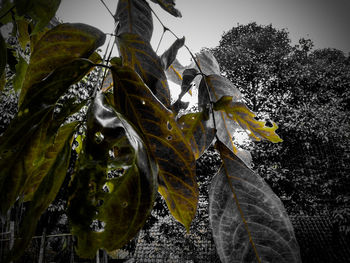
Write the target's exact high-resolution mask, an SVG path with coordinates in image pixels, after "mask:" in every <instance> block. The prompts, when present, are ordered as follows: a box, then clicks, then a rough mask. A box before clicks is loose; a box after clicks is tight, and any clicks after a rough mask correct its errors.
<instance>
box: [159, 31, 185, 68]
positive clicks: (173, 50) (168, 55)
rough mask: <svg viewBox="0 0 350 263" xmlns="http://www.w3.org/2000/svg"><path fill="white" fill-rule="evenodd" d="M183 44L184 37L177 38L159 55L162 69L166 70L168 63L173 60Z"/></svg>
mask: <svg viewBox="0 0 350 263" xmlns="http://www.w3.org/2000/svg"><path fill="white" fill-rule="evenodd" d="M184 44H185V37H183V38H178V39H176V40H175V42H174V43H173V44H172V45H171V46H170V48H168V49H167V50H166V51H165V52H164V53H163V54H162V56H161V57H160V59H161V61H162V65H163V69H164V70H167V69H168V68H169V67H170V65H171V64H172V63H173V62H174V60H175V58H176V55H177V52H178V51H179V49H180V48H182V47H183V45H184Z"/></svg>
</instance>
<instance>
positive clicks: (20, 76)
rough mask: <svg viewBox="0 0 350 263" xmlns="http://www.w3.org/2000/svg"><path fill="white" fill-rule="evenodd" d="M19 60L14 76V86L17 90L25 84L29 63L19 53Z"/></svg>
mask: <svg viewBox="0 0 350 263" xmlns="http://www.w3.org/2000/svg"><path fill="white" fill-rule="evenodd" d="M18 57H19V60H18V63H17V65H16V75H15V77H14V78H13V88H14V90H15V91H20V90H21V89H22V86H23V81H24V78H25V75H26V72H27V68H28V63H27V61H25V59H24V58H23V57H22V56H21V55H19V56H18Z"/></svg>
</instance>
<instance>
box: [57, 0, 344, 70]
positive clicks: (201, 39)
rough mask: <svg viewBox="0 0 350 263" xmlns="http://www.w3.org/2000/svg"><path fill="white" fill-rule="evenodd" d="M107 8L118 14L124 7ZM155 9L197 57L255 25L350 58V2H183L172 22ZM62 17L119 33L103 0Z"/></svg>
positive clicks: (74, 5)
mask: <svg viewBox="0 0 350 263" xmlns="http://www.w3.org/2000/svg"><path fill="white" fill-rule="evenodd" d="M104 2H105V3H106V4H107V6H108V7H109V8H110V10H111V11H112V13H114V12H115V9H116V6H117V3H118V1H117V0H104ZM151 7H152V8H153V9H154V10H155V11H156V13H157V14H158V15H159V17H160V18H161V20H162V21H163V23H164V24H165V25H166V26H167V27H169V28H171V29H172V30H173V31H174V32H175V33H176V34H177V35H178V36H180V37H182V36H185V37H186V44H187V45H188V46H189V47H190V49H191V50H192V51H193V52H198V51H199V50H200V48H202V47H214V46H216V45H218V43H219V40H220V38H221V36H222V34H223V33H224V31H228V30H229V29H231V28H232V27H233V26H236V25H237V23H239V24H247V23H249V22H257V23H258V24H262V25H268V24H272V25H273V26H274V27H276V28H278V29H282V28H286V29H287V30H288V32H289V33H290V37H291V39H292V43H293V44H296V43H297V42H298V40H299V39H300V38H301V37H306V38H310V39H311V40H312V41H313V42H314V43H315V48H326V47H332V48H337V49H340V50H343V51H344V52H345V53H348V52H350V30H349V29H350V0H177V1H176V7H177V8H178V9H179V10H180V11H181V13H182V18H174V17H172V16H171V15H169V14H168V13H166V12H165V11H163V10H162V9H160V8H158V6H157V5H155V4H153V3H151ZM57 15H58V17H59V18H60V19H62V20H63V21H64V22H82V23H87V24H90V25H94V26H95V27H97V28H99V29H100V30H102V31H103V32H105V33H111V32H113V18H112V16H111V15H110V14H109V13H108V11H107V10H106V8H105V7H104V6H103V4H102V3H101V1H100V0H62V3H61V6H60V8H59V10H58V12H57ZM154 26H155V31H154V37H153V40H152V44H153V45H154V46H156V45H157V43H158V41H159V38H160V35H161V33H162V28H161V26H160V24H159V23H158V22H157V20H156V19H155V18H154ZM172 41H174V38H173V37H172V36H171V35H170V34H167V35H166V36H165V38H164V40H163V42H162V44H161V47H160V51H162V50H165V49H166V48H167V47H168V46H169V45H170V44H171V43H172ZM180 55H181V57H182V60H187V59H189V56H188V55H187V54H186V51H185V50H182V52H181V53H180ZM184 63H185V64H186V62H184Z"/></svg>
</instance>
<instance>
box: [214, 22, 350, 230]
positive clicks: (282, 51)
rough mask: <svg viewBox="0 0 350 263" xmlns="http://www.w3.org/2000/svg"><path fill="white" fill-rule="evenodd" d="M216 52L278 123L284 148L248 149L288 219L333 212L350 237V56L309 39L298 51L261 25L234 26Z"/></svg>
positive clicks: (252, 103) (252, 102)
mask: <svg viewBox="0 0 350 263" xmlns="http://www.w3.org/2000/svg"><path fill="white" fill-rule="evenodd" d="M212 52H213V54H214V56H215V57H216V58H217V60H218V62H219V64H220V68H221V69H222V73H223V74H224V75H225V76H226V77H227V78H228V79H229V80H230V81H232V82H233V83H236V85H238V87H239V88H240V90H241V91H242V93H243V95H244V100H245V101H246V103H247V105H248V106H249V107H250V108H252V109H253V110H254V111H255V112H257V115H258V117H259V118H261V119H266V118H271V119H274V120H276V121H277V122H278V124H279V134H281V136H282V137H283V139H284V142H283V144H274V145H268V144H266V143H258V144H254V145H253V147H248V148H250V150H251V153H252V156H253V166H254V167H253V168H254V169H255V170H256V171H257V173H258V174H260V175H262V176H263V177H264V178H265V179H266V180H267V182H268V183H269V184H270V185H271V187H272V189H273V190H274V191H275V193H276V194H277V195H278V196H279V197H281V199H282V201H283V203H284V204H285V206H286V209H287V211H288V214H305V215H314V214H327V215H328V216H331V217H332V218H333V222H334V223H337V224H338V225H339V226H340V230H341V231H343V232H345V233H350V222H349V221H348V220H347V218H349V208H348V207H349V193H348V192H349V191H348V190H347V189H348V186H349V183H350V177H349V174H348V173H347V171H348V170H349V163H350V162H349V157H350V155H349V151H348V149H349V141H350V140H349V136H350V129H349V128H350V127H349V125H347V124H348V123H349V122H350V119H349V118H350V117H349V110H350V107H349V98H350V97H349V89H348V84H349V81H350V63H349V62H350V59H349V57H348V56H345V55H344V53H343V52H341V51H339V50H336V49H329V48H328V49H320V50H313V43H312V41H311V40H308V39H301V40H300V41H299V44H298V45H296V46H292V45H291V43H290V39H289V36H288V33H287V32H286V31H285V30H277V29H275V28H273V27H272V26H271V25H269V26H259V25H257V24H256V23H251V24H248V25H240V26H237V27H234V28H232V29H231V30H230V31H228V32H226V33H225V34H224V35H223V37H222V39H221V41H220V44H219V45H218V47H216V48H214V49H212Z"/></svg>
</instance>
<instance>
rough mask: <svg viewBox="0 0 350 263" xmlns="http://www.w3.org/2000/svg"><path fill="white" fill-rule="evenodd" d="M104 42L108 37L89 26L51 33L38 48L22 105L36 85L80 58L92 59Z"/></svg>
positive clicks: (58, 28) (64, 26) (72, 26)
mask: <svg viewBox="0 0 350 263" xmlns="http://www.w3.org/2000/svg"><path fill="white" fill-rule="evenodd" d="M104 41H105V35H104V33H102V32H101V31H100V30H98V29H96V28H94V27H91V26H88V25H85V24H78V23H77V24H70V23H66V24H60V25H58V26H56V27H55V28H53V29H51V30H49V31H48V32H47V33H46V34H45V35H44V36H42V37H41V39H40V40H39V41H38V42H37V43H36V44H35V46H34V51H33V53H32V55H31V58H30V62H29V65H28V69H27V73H26V76H25V80H24V84H23V87H22V90H21V95H20V99H19V104H22V102H23V99H24V96H25V94H26V93H27V91H28V89H29V88H30V87H31V86H32V85H33V84H34V83H36V82H38V81H41V80H43V79H44V78H45V77H47V76H48V75H49V74H50V72H52V71H53V70H54V69H55V68H58V67H60V66H63V65H64V64H67V63H69V62H71V61H72V60H74V59H76V58H88V57H89V56H90V55H91V54H92V53H93V52H94V51H95V49H97V47H99V46H100V45H102V44H103V43H104Z"/></svg>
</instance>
